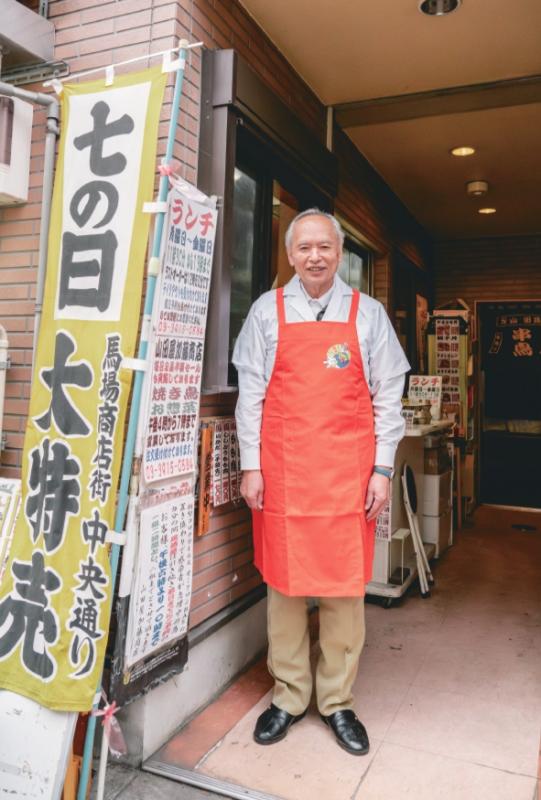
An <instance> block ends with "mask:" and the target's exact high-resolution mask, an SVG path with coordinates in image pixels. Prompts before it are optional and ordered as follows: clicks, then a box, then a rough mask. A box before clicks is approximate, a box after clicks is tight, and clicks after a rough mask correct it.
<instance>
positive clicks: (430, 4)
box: [419, 0, 462, 17]
mask: <svg viewBox="0 0 541 800" xmlns="http://www.w3.org/2000/svg"><path fill="white" fill-rule="evenodd" d="M461 2H462V0H422V2H421V3H419V11H422V13H423V14H426V15H427V16H429V17H443V16H445V14H450V13H451V12H452V11H456V10H457V8H459V7H460V4H461Z"/></svg>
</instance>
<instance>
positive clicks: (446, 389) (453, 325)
mask: <svg viewBox="0 0 541 800" xmlns="http://www.w3.org/2000/svg"><path fill="white" fill-rule="evenodd" d="M435 333H436V372H437V373H438V375H441V377H442V398H443V402H444V403H456V404H460V402H461V398H460V320H459V319H448V318H442V319H439V318H436V320H435Z"/></svg>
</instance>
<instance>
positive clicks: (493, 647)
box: [120, 507, 541, 800]
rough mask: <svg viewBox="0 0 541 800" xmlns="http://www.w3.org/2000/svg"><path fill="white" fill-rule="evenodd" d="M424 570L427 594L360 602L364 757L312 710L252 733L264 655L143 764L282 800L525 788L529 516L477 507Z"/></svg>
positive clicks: (538, 587) (530, 730) (512, 797)
mask: <svg viewBox="0 0 541 800" xmlns="http://www.w3.org/2000/svg"><path fill="white" fill-rule="evenodd" d="M516 524H519V525H520V524H526V525H529V526H534V527H535V530H533V531H531V530H527V531H525V530H517V529H516V528H513V525H516ZM434 573H435V579H436V586H435V587H434V590H433V593H432V597H431V598H430V599H426V600H423V599H421V598H420V597H419V595H418V594H417V592H416V591H410V594H409V595H408V596H407V597H406V598H405V599H404V600H403V601H402V603H401V604H400V605H399V606H395V607H393V608H392V609H390V610H385V609H383V608H381V607H380V606H379V605H376V604H374V603H368V604H367V631H368V633H367V641H366V645H365V649H364V653H363V656H362V659H361V667H360V671H359V675H358V678H357V684H356V698H357V699H356V704H355V711H356V712H357V713H358V715H359V717H360V719H361V720H363V722H364V723H365V725H366V727H367V729H368V732H369V735H370V739H371V751H370V753H369V755H368V756H366V757H361V758H356V757H352V756H350V755H348V754H347V753H345V752H344V751H342V750H341V749H340V748H339V747H338V746H337V745H336V744H335V742H334V739H333V737H332V734H331V733H330V731H329V730H328V729H327V728H326V727H325V726H324V725H323V724H322V723H321V721H320V719H319V717H318V715H317V711H316V710H315V708H313V709H311V711H310V713H309V715H308V716H307V717H306V718H305V719H304V720H303V721H302V722H300V723H299V724H298V725H295V726H294V727H293V728H292V729H291V730H290V731H289V733H288V736H287V738H286V739H285V740H284V741H282V742H279V743H278V744H275V745H273V746H270V747H261V746H258V745H256V744H255V743H254V742H253V740H252V729H253V726H254V722H255V719H256V717H257V716H258V714H259V713H260V712H261V711H262V710H263V709H264V708H265V707H266V705H267V704H268V703H269V701H270V695H269V687H270V679H269V677H268V675H267V674H266V670H265V666H264V660H263V661H262V662H260V663H259V664H256V665H255V666H254V667H253V668H252V669H251V670H249V671H248V672H247V673H245V674H244V675H243V676H241V677H240V679H239V680H238V681H237V682H236V683H235V684H234V685H233V686H231V687H230V688H229V689H228V690H227V691H226V692H225V693H224V694H223V695H222V696H221V698H219V699H218V700H216V701H215V702H214V703H213V704H212V705H211V706H209V707H208V708H207V709H206V710H205V711H204V712H203V713H202V714H200V715H199V717H197V718H196V719H195V720H193V721H192V722H191V723H190V724H189V725H188V726H186V727H185V728H184V729H183V730H182V731H181V732H179V733H178V734H177V735H176V736H175V737H174V738H173V739H172V740H171V741H170V742H169V743H168V744H167V745H166V746H165V747H163V748H162V749H161V750H160V751H159V752H158V753H156V755H155V756H154V757H153V758H152V759H151V760H150V762H149V763H148V764H147V765H146V768H150V769H152V770H156V769H159V770H162V769H164V770H165V774H167V775H169V776H171V777H174V776H175V774H177V775H178V774H179V773H178V772H177V769H178V768H180V769H181V770H186V771H187V772H185V773H184V777H185V778H186V777H187V778H188V780H193V779H194V776H199V777H201V776H209V777H210V778H211V783H212V784H214V781H216V780H218V781H225V782H226V783H228V784H233V785H236V786H237V787H238V786H242V787H246V788H248V789H250V790H252V792H257V793H260V794H258V795H257V796H258V797H261V796H262V795H263V796H268V795H270V796H274V797H279V798H285V799H286V800H314V798H325V800H330V799H332V800H390V798H397V799H398V798H403V797H415V798H416V800H429V799H430V800H436V798H441V800H466V798H467V799H468V800H470V798H471V800H484V798H490V800H534V798H536V797H537V794H536V791H537V788H536V787H537V777H538V771H539V746H540V730H541V727H540V722H541V515H539V514H533V513H523V512H514V511H506V510H501V509H493V508H488V507H481V508H479V509H478V510H477V512H476V514H475V520H474V526H473V527H471V528H465V529H463V530H462V531H460V532H459V533H458V534H457V536H456V544H455V546H454V547H452V548H451V549H450V550H449V551H447V553H446V554H445V555H444V556H443V558H442V559H441V561H440V562H439V563H437V564H436V567H435V570H434ZM162 774H164V772H162ZM147 778H148V776H147ZM196 780H197V777H196ZM216 786H217V784H214V788H215V789H216ZM207 788H210V787H209V786H207ZM222 791H225V792H226V793H227V787H223V788H222ZM230 791H231V790H230ZM147 792H148V784H147ZM231 793H232V795H233V796H235V795H234V792H231ZM121 796H122V795H120V797H121ZM238 796H248V797H250V793H248V794H243V795H241V794H239V795H238Z"/></svg>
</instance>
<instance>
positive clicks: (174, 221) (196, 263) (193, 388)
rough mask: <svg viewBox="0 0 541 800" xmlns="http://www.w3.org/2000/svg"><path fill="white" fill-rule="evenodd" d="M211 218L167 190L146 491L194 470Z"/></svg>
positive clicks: (202, 207) (209, 209)
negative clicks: (165, 238) (152, 485)
mask: <svg viewBox="0 0 541 800" xmlns="http://www.w3.org/2000/svg"><path fill="white" fill-rule="evenodd" d="M201 199H202V200H204V199H205V198H204V197H203V196H201ZM216 218H217V211H216V209H215V208H214V204H213V205H212V206H209V205H206V204H205V203H204V202H197V201H196V200H194V199H191V197H190V195H189V194H183V193H182V192H180V191H179V190H178V189H176V188H175V189H173V190H172V191H171V193H170V196H169V216H168V223H167V226H166V229H165V230H166V232H167V241H166V244H165V248H164V251H163V260H162V271H161V276H160V284H159V288H158V297H157V302H156V304H155V314H154V320H153V322H154V325H153V329H154V333H153V337H152V346H151V364H152V371H151V377H150V382H149V387H148V391H149V396H148V422H147V426H146V435H145V448H144V455H143V476H144V480H145V483H147V484H150V483H154V482H155V481H161V480H164V479H168V478H176V477H180V476H181V475H186V474H188V473H190V472H193V471H194V470H195V462H196V456H197V442H198V433H199V431H198V416H199V397H200V392H201V377H202V373H203V348H204V342H205V328H206V321H207V308H208V297H209V290H210V278H211V271H212V254H213V250H214V237H215V233H216Z"/></svg>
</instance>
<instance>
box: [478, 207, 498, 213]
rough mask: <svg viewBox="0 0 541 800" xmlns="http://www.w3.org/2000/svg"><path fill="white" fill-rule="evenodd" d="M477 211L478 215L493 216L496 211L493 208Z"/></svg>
mask: <svg viewBox="0 0 541 800" xmlns="http://www.w3.org/2000/svg"><path fill="white" fill-rule="evenodd" d="M478 211H479V214H495V213H496V209H495V208H479V209H478Z"/></svg>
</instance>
